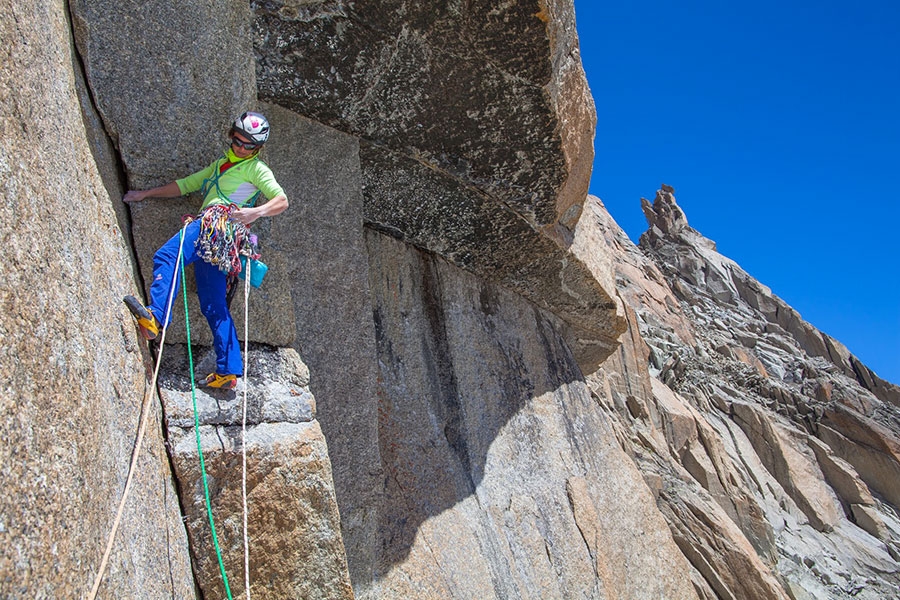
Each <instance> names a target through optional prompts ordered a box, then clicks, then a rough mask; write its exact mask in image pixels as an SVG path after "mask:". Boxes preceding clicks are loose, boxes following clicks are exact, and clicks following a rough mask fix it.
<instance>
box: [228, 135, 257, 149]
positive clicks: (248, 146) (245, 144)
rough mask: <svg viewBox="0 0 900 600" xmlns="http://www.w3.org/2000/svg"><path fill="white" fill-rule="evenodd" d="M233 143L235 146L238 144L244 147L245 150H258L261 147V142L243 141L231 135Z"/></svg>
mask: <svg viewBox="0 0 900 600" xmlns="http://www.w3.org/2000/svg"><path fill="white" fill-rule="evenodd" d="M231 143H232V144H234V145H235V146H237V147H239V148H243V149H245V150H256V149H257V148H259V144H252V143H250V142H242V141H241V140H239V139H237V138H236V137H234V136H232V137H231Z"/></svg>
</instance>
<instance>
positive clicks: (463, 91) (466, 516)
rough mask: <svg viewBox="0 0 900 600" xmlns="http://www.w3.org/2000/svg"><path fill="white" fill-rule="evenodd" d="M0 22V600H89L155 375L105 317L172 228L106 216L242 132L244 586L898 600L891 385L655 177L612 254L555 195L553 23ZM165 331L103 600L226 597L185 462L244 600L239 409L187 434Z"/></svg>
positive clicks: (578, 172) (333, 2)
mask: <svg viewBox="0 0 900 600" xmlns="http://www.w3.org/2000/svg"><path fill="white" fill-rule="evenodd" d="M3 8H4V9H5V12H4V14H8V15H12V16H13V18H12V19H7V20H6V21H4V24H3V25H0V27H2V28H3V29H2V31H3V34H4V35H3V39H4V40H7V39H9V40H13V41H14V43H12V44H10V45H9V51H8V53H7V55H5V56H6V59H5V60H4V61H2V62H0V75H2V77H3V82H4V83H5V85H4V86H0V90H2V91H0V98H2V99H3V100H2V101H3V106H4V109H5V114H6V115H7V116H5V117H4V118H3V119H2V120H0V123H2V127H3V134H4V135H3V136H2V138H0V149H2V154H0V159H2V160H0V175H2V177H0V185H2V190H3V200H4V204H3V206H4V209H3V210H4V211H5V212H4V216H5V217H6V220H7V222H10V223H16V227H14V228H8V230H5V231H4V233H3V234H2V235H3V241H4V242H5V243H6V246H5V247H7V248H9V249H11V253H12V254H11V256H12V258H11V259H10V260H8V261H6V262H5V263H4V264H3V266H0V275H2V278H3V280H4V281H5V282H7V285H4V286H3V287H2V290H0V293H2V296H0V299H2V302H3V307H4V310H3V311H2V316H0V334H2V336H3V344H2V347H0V368H2V373H3V376H4V377H3V381H4V382H7V383H6V384H5V386H6V387H5V388H4V394H3V397H2V400H0V401H2V403H3V405H2V406H3V408H4V411H5V413H6V414H7V415H11V418H9V419H7V420H6V422H5V423H4V425H2V426H0V433H2V438H3V441H4V444H3V445H2V446H3V448H4V449H3V450H2V453H3V454H2V458H3V464H4V470H3V483H4V489H5V492H4V494H3V496H2V500H0V503H2V513H0V517H2V520H0V541H3V543H4V545H5V548H7V549H8V550H7V552H5V553H4V554H3V557H2V558H0V595H3V596H4V597H7V596H9V597H14V598H17V597H39V598H40V597H59V596H66V597H69V596H72V597H78V596H84V595H85V593H86V590H87V589H88V588H89V585H90V579H91V577H92V575H93V574H94V572H95V571H96V568H97V566H98V563H99V558H100V556H101V554H102V545H103V544H104V542H105V537H104V536H105V535H106V534H107V533H108V531H109V527H110V525H111V521H112V517H113V515H114V511H115V508H116V506H115V504H116V502H117V500H118V494H119V493H121V487H122V485H123V483H124V477H125V467H126V465H127V460H128V456H129V453H130V451H131V448H132V443H133V436H134V430H135V426H136V423H137V421H138V417H139V415H138V414H137V412H138V408H137V407H138V403H139V397H140V395H141V393H142V390H141V387H142V383H144V382H145V380H146V374H145V368H146V367H147V366H148V365H150V364H151V362H152V357H151V354H150V352H148V351H147V346H146V345H145V344H144V343H143V342H142V341H140V340H139V338H138V337H137V334H136V332H135V330H134V326H133V323H132V320H131V318H130V316H129V315H128V314H127V312H126V311H125V309H124V308H123V307H122V305H121V303H120V298H121V296H123V295H124V294H127V293H135V292H134V290H135V289H138V288H139V287H140V286H141V285H140V283H139V282H140V280H141V277H142V276H143V278H144V279H145V281H146V279H147V276H148V274H149V272H150V266H149V261H150V259H151V257H152V252H153V250H154V249H155V247H156V246H158V245H159V244H160V243H162V241H164V240H165V239H166V238H167V237H168V236H170V235H172V233H174V232H175V231H177V228H178V223H179V219H180V216H181V214H183V213H190V212H193V211H195V210H196V207H197V202H196V199H195V198H194V199H182V200H173V201H152V200H151V201H147V202H145V203H141V204H139V205H136V206H131V207H124V206H123V205H122V204H121V203H120V201H119V200H120V198H121V195H122V193H123V191H124V189H125V188H126V187H148V186H151V185H157V184H161V183H165V182H166V181H169V180H171V179H174V178H175V177H179V176H182V175H184V174H186V173H189V172H191V171H193V170H195V169H198V168H200V167H203V166H205V165H206V164H208V163H209V162H210V161H211V160H213V159H214V158H215V157H216V156H217V155H218V154H219V153H220V152H221V151H222V149H223V142H224V134H225V131H226V129H227V126H228V124H229V121H230V120H231V119H232V118H233V117H234V115H235V113H237V112H239V111H241V110H244V109H247V108H250V107H254V106H255V107H258V108H260V109H261V110H262V111H263V112H265V113H266V114H267V115H269V116H270V118H271V120H272V124H273V136H272V139H271V141H270V143H269V144H268V146H267V148H266V154H265V156H264V159H265V160H266V161H267V162H268V163H269V164H270V165H271V166H272V168H273V170H274V171H275V173H276V174H277V176H278V178H279V181H280V182H281V183H282V184H283V186H284V187H285V189H286V191H287V195H288V197H289V199H290V200H291V207H290V209H289V210H288V211H287V212H285V213H284V214H283V215H280V216H278V217H277V218H274V219H271V220H269V219H265V220H262V221H261V222H259V223H258V224H257V225H255V226H254V228H255V230H256V231H257V232H258V233H259V234H260V238H261V240H262V244H263V254H264V260H265V261H266V262H267V263H268V264H269V266H270V271H269V274H268V275H267V279H266V283H265V284H264V287H263V288H261V289H260V290H258V291H255V292H253V293H252V295H251V301H250V308H249V311H250V312H249V315H250V316H249V321H250V324H251V325H252V326H251V329H250V334H249V337H250V341H251V342H257V343H258V344H255V345H254V346H253V350H252V351H251V353H250V370H249V378H248V381H249V383H247V382H245V383H244V384H243V385H249V387H248V388H247V389H248V392H249V397H250V405H249V420H250V427H249V431H248V436H247V439H246V442H244V444H245V446H244V447H246V449H247V450H248V460H249V462H250V469H249V472H248V487H249V491H250V498H249V507H250V523H249V530H250V540H251V543H250V564H251V585H252V586H253V589H254V590H256V591H257V592H258V593H256V594H255V595H261V596H263V597H273V598H276V597H309V598H351V597H356V598H360V599H374V598H441V599H443V598H461V599H463V598H464V599H468V598H471V599H475V598H477V599H479V600H480V599H484V598H535V599H538V598H540V599H544V598H561V599H568V598H596V599H598V600H599V599H609V598H648V599H649V598H667V599H676V600H677V599H682V598H684V599H692V598H702V599H704V600H705V599H713V598H778V599H782V598H791V599H793V600H796V599H798V598H811V597H815V598H825V599H829V600H830V599H837V598H864V599H872V600H874V599H875V598H888V597H893V596H896V595H897V591H898V585H900V581H898V580H900V576H898V568H900V566H898V562H897V559H898V557H900V517H898V512H897V507H898V506H900V484H898V483H897V482H898V481H900V477H898V475H900V472H898V468H900V460H898V455H900V443H898V439H900V438H898V435H900V426H898V422H900V421H898V414H897V411H898V410H900V408H898V405H900V390H898V388H897V387H896V386H894V385H892V384H890V383H888V382H885V381H883V380H880V379H879V378H878V377H877V376H876V375H875V374H874V373H872V372H871V371H870V370H869V369H867V368H866V367H865V365H863V364H862V363H861V362H860V361H859V360H858V359H856V358H855V357H853V356H852V355H851V354H850V353H849V352H848V351H847V350H846V348H844V347H843V346H841V345H840V344H839V343H838V342H837V341H835V340H833V339H831V338H829V337H827V336H825V335H823V334H821V333H820V332H818V331H817V330H816V329H815V328H814V327H812V326H811V325H810V324H808V323H805V322H804V321H803V320H802V318H801V317H800V315H799V314H797V313H796V311H794V310H793V309H791V308H790V307H789V306H787V305H786V304H785V303H784V302H782V301H781V300H780V299H778V298H777V297H775V296H774V295H772V293H771V292H770V291H769V290H768V289H767V288H765V286H763V285H762V284H760V283H759V282H757V281H755V280H753V279H752V278H751V277H749V275H747V274H746V273H745V272H743V271H742V270H741V269H740V267H738V266H737V265H736V264H734V263H733V262H732V261H730V260H728V259H727V258H725V257H723V256H721V255H720V254H718V253H717V252H716V249H715V244H714V243H713V242H712V241H710V240H707V239H706V238H703V236H702V235H700V234H699V233H698V232H696V231H694V230H693V229H691V228H690V226H689V225H688V222H687V217H686V216H685V214H684V212H683V211H682V210H681V209H680V208H679V207H678V205H677V203H676V202H675V200H674V197H673V192H672V190H671V188H665V187H664V188H663V190H661V191H660V193H659V194H658V196H657V198H656V201H655V202H653V203H650V202H649V201H647V202H645V203H644V210H645V213H646V215H647V216H648V220H649V221H650V230H649V231H648V232H647V233H646V234H645V236H644V238H643V241H642V244H641V247H640V248H639V247H637V246H635V245H634V244H632V243H631V242H630V241H629V240H628V239H627V238H626V237H625V236H624V234H623V233H622V232H621V230H620V229H619V228H618V226H616V225H615V223H614V222H613V221H612V219H611V218H610V217H609V215H608V214H607V213H606V211H605V209H604V208H603V206H602V204H601V203H600V202H599V200H596V199H590V198H589V199H587V200H586V199H585V191H586V189H587V181H588V178H589V172H588V169H589V164H590V161H591V156H592V151H591V148H590V145H591V143H590V142H591V138H592V136H593V128H594V115H593V110H594V109H593V103H592V101H591V99H590V96H589V94H588V92H587V88H586V85H585V82H584V75H583V72H582V70H581V66H580V61H579V57H578V48H577V40H576V38H575V29H574V21H573V19H574V16H573V9H572V4H571V2H566V1H562V0H560V1H556V0H531V1H523V2H493V3H487V2H481V1H475V2H455V1H451V2H446V3H438V4H437V5H434V6H432V5H425V4H422V3H415V2H410V1H408V0H382V1H380V2H367V3H361V2H346V1H343V0H329V1H323V2H319V1H315V2H307V1H293V2H289V1H286V0H285V1H283V0H271V1H270V0H265V1H263V0H258V1H253V2H250V3H243V4H242V3H225V4H220V5H216V6H214V7H213V6H212V5H207V4H202V3H201V4H197V3H193V2H190V1H189V0H188V1H186V2H180V3H175V4H171V3H170V4H164V3H161V2H157V1H154V2H150V3H144V4H142V5H141V6H139V7H135V6H130V5H122V4H121V3H118V4H117V3H114V2H109V1H106V0H101V1H97V2H83V1H73V2H71V3H70V4H69V8H70V11H69V13H68V15H67V13H66V10H65V8H66V6H65V5H64V4H63V3H52V2H46V1H42V2H37V3H29V4H28V6H27V7H26V6H25V4H24V3H21V2H13V3H10V2H7V3H6V4H4V5H3ZM185 15H190V16H191V17H192V18H190V19H186V18H185ZM70 36H71V37H70ZM73 39H74V47H77V49H78V54H77V55H76V53H75V52H74V50H73ZM48 41H49V42H48ZM22 86H24V89H23V88H22ZM16 89H20V90H22V91H20V92H18V93H14V92H13V90H16ZM79 105H80V106H79ZM162 136H168V137H164V138H162ZM161 139H163V143H162V144H161V143H160V140H161ZM22 148H28V150H29V151H28V152H21V151H20V150H21V149H22ZM59 190H67V195H66V196H65V197H63V200H64V203H61V202H60V199H61V196H60V194H59V193H58V191H59ZM70 196H71V197H70ZM73 198H74V199H76V200H77V201H73V200H72V199H73ZM23 199H24V200H23ZM132 225H133V236H132ZM130 244H132V245H131V246H130V247H129V245H130ZM130 251H133V253H134V255H133V256H132V255H131V254H130ZM188 285H190V283H189V284H188ZM104 298H105V299H106V300H105V301H104V300H103V299H104ZM192 302H193V300H192ZM61 308H64V311H63V312H62V314H64V315H65V319H63V318H60V317H58V315H59V314H60V312H61V311H60V309H61ZM233 311H234V313H235V315H236V316H237V317H238V328H239V331H243V325H244V321H243V315H242V313H243V304H242V300H241V299H240V296H239V297H238V299H237V300H236V301H235V306H234V307H233ZM190 312H191V314H192V315H199V311H198V310H197V309H196V304H192V306H191V311H190ZM48 315H52V316H51V317H50V318H48ZM73 323H75V324H77V326H73ZM178 324H179V322H178V321H176V325H178ZM180 329H181V328H180V327H176V328H174V329H172V330H170V333H171V334H172V337H171V338H169V341H170V342H171V343H169V344H168V345H167V346H166V347H165V349H164V353H165V357H166V358H165V360H164V363H165V364H164V365H163V379H162V383H161V386H160V391H161V395H162V397H163V400H164V402H163V403H162V404H161V405H160V404H157V403H152V404H151V406H152V410H153V414H152V415H151V417H152V419H156V421H155V422H156V423H157V424H160V426H159V427H157V426H154V425H153V422H154V421H153V420H152V419H151V427H150V429H149V432H150V433H149V438H148V442H147V449H146V450H145V451H144V454H142V455H141V456H140V460H139V467H140V473H139V474H138V479H137V483H136V488H135V492H134V494H133V496H132V499H131V501H130V503H129V505H128V506H127V507H126V514H125V520H124V522H123V526H122V530H121V531H120V532H119V540H118V542H117V544H116V546H115V547H114V552H113V558H112V562H111V565H110V568H109V572H108V575H107V580H106V581H105V582H104V586H103V587H102V588H101V597H108V598H128V597H138V596H150V597H178V598H190V597H192V596H193V595H194V589H195V586H196V589H198V590H201V591H202V594H203V596H204V597H220V596H221V595H222V582H221V577H220V575H219V573H218V569H217V566H216V565H215V560H214V557H213V552H212V550H211V534H210V530H209V529H208V527H207V525H206V522H205V508H204V507H203V502H202V496H203V493H202V491H201V489H200V488H199V485H200V484H199V481H200V477H199V457H198V456H197V453H196V445H195V444H196V436H197V435H199V438H200V444H201V447H202V448H203V451H204V456H205V457H206V459H207V464H206V468H207V471H208V473H209V475H210V480H209V481H210V491H211V497H212V500H213V503H214V512H215V515H216V520H217V524H218V530H217V531H218V534H219V537H220V541H221V542H222V544H223V550H224V552H225V563H226V569H227V572H228V575H229V581H230V583H231V585H232V589H235V590H237V591H238V593H240V592H241V591H242V590H243V585H244V582H243V578H242V577H241V575H242V571H243V569H242V562H243V561H242V558H243V557H242V540H241V529H242V526H241V525H242V524H241V512H242V507H241V506H240V492H239V489H240V472H241V450H242V445H241V444H242V442H241V434H240V428H239V426H238V423H239V422H240V410H239V406H240V404H239V398H238V396H237V395H236V394H235V393H229V392H215V393H207V392H205V391H201V392H200V393H199V396H198V400H199V411H200V419H201V425H200V427H199V428H198V430H197V431H195V430H194V424H193V417H192V406H191V402H190V390H189V385H188V382H187V379H186V376H187V375H188V369H189V366H188V365H186V364H185V344H184V342H185V338H184V337H183V336H182V334H180ZM195 331H197V333H198V336H197V337H195V338H193V340H192V341H193V342H194V344H195V345H198V346H197V349H198V350H200V352H201V354H202V358H201V360H200V361H199V363H198V364H197V365H196V366H195V370H196V373H197V374H198V375H200V376H203V375H205V374H206V373H207V372H209V371H210V370H212V362H211V358H210V357H211V355H210V354H209V352H208V349H207V351H206V353H205V354H203V350H202V348H201V347H202V346H205V345H207V344H208V342H209V334H208V332H205V331H204V327H203V326H202V325H201V326H200V327H198V328H197V329H195ZM242 336H243V334H242ZM301 357H302V359H301ZM306 365H308V372H307V367H306ZM48 372H49V373H50V375H48ZM48 379H49V380H50V381H49V382H48ZM161 406H162V409H161ZM163 415H164V416H163ZM161 421H162V422H164V424H165V432H166V436H167V439H166V442H167V444H164V442H163V439H162V437H163V436H162V435H161V434H160V431H161V430H162V424H161ZM166 452H168V456H167V454H166ZM170 461H171V463H170ZM170 464H171V465H174V469H175V471H176V474H177V482H178V483H177V485H174V484H173V481H172V479H173V475H172V473H170V471H169V469H170ZM7 465H9V467H7ZM176 489H177V491H178V494H179V495H178V497H176V495H175V491H176ZM181 510H183V511H184V514H183V515H182V514H181ZM182 519H183V521H182ZM185 524H186V525H187V528H185ZM36 531H39V532H42V534H41V535H32V533H33V532H36ZM126 541H127V542H126ZM189 543H190V545H189ZM192 567H193V569H192Z"/></svg>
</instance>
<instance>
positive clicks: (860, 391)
mask: <svg viewBox="0 0 900 600" xmlns="http://www.w3.org/2000/svg"><path fill="white" fill-rule="evenodd" d="M642 208H643V210H644V213H645V215H646V217H647V221H648V225H649V229H648V230H647V231H646V232H645V233H644V234H643V235H642V237H641V242H640V247H637V246H634V245H633V244H632V243H631V242H630V240H628V238H627V236H626V235H625V234H624V232H623V231H622V230H621V229H620V228H619V227H618V226H617V225H616V224H615V223H614V222H613V221H612V220H611V218H610V217H609V215H608V213H606V211H605V210H604V209H603V208H602V203H600V201H599V200H597V199H591V200H589V202H588V204H587V205H586V208H585V218H584V219H583V222H582V223H580V224H579V234H580V235H584V234H583V233H582V231H583V230H585V231H586V230H590V229H592V228H593V229H595V230H597V231H601V232H602V233H603V238H604V239H605V241H606V245H607V250H608V252H609V253H610V254H612V256H613V262H614V267H613V268H614V271H615V276H616V286H617V288H618V292H619V296H620V298H622V300H623V301H624V302H625V303H626V305H627V306H628V315H629V327H630V330H631V332H630V334H629V335H628V336H627V337H624V338H623V339H624V346H623V349H622V351H621V352H620V353H618V354H617V355H616V356H615V357H614V358H611V359H610V360H609V361H607V363H606V364H604V365H603V367H602V368H601V369H600V370H599V371H597V372H596V373H594V374H592V375H591V376H589V381H591V382H592V387H593V389H594V390H595V393H596V394H597V397H598V399H599V400H600V401H601V402H604V403H605V404H607V405H608V406H609V407H610V409H611V410H614V411H615V412H616V413H617V414H618V415H619V418H620V421H619V427H621V434H620V439H621V440H623V447H624V448H626V452H628V453H629V454H630V455H631V456H633V457H634V459H635V461H636V464H638V465H639V468H640V469H641V470H642V472H643V473H644V476H645V479H646V480H647V482H648V485H650V486H651V488H653V489H655V490H656V492H657V504H658V505H659V507H660V510H661V511H662V513H663V514H664V515H666V518H667V520H668V521H669V525H670V527H671V528H672V531H673V535H674V536H675V539H676V541H677V542H678V544H679V547H680V548H681V549H682V551H683V552H684V553H685V555H686V556H687V557H688V558H689V560H690V561H691V563H692V564H693V566H694V567H695V568H696V569H697V571H698V572H699V573H701V574H702V575H703V577H702V580H698V579H695V580H694V581H695V587H696V588H697V590H698V592H699V593H700V596H701V597H720V598H721V597H754V598H755V597H766V598H770V597H784V594H788V596H789V597H790V598H827V599H837V598H849V597H855V598H871V599H873V600H874V599H875V598H885V597H893V596H894V595H895V594H896V590H897V589H898V587H897V586H898V584H900V575H898V573H900V563H898V559H900V520H898V516H897V514H898V513H897V508H896V507H897V506H900V505H898V501H900V496H898V493H897V491H898V490H897V489H896V488H897V486H896V484H895V482H896V481H898V476H900V454H898V452H897V449H898V447H900V446H898V442H900V409H898V406H897V403H896V392H897V388H896V386H893V385H892V384H890V383H888V382H885V381H883V380H879V379H877V378H875V376H874V375H873V374H872V373H871V371H870V370H868V369H867V368H866V367H865V366H864V365H862V363H861V362H860V361H859V360H858V359H856V358H855V357H853V356H852V355H850V353H849V352H847V351H846V349H845V348H843V346H841V345H840V344H839V343H838V342H836V341H835V340H833V339H831V338H829V337H828V336H825V335H824V334H822V333H821V332H819V331H818V330H816V329H815V328H814V327H813V326H811V325H809V324H808V323H806V322H804V321H803V320H802V319H801V318H800V316H799V314H798V313H797V312H796V311H795V310H793V309H792V308H791V307H789V306H788V305H787V304H786V303H784V302H783V301H782V300H780V299H779V298H777V297H776V296H774V295H772V294H771V292H770V291H769V290H768V289H767V288H766V287H765V286H763V285H762V284H760V283H759V282H757V281H756V280H754V279H753V278H752V277H750V276H749V275H748V274H747V273H746V272H745V271H743V270H742V269H741V268H740V267H739V266H738V265H737V264H736V263H734V262H733V261H731V260H730V259H728V258H726V257H724V256H722V255H720V254H719V253H718V252H717V251H716V246H715V244H714V243H713V242H712V241H711V240H709V239H707V238H705V237H703V236H702V235H701V234H700V233H699V232H697V231H696V230H694V229H693V228H691V227H690V226H689V225H688V221H687V218H686V216H685V214H684V211H683V210H682V209H681V208H680V207H679V206H678V204H677V202H676V201H675V197H674V190H673V189H672V188H671V187H669V186H662V189H660V190H659V191H658V192H657V194H656V198H655V200H654V202H653V203H650V202H649V201H647V200H646V199H642ZM576 238H577V236H576ZM576 241H577V240H576ZM635 331H638V332H639V335H635ZM644 359H645V360H646V362H644ZM860 374H863V375H862V376H860ZM623 375H627V377H625V378H623ZM719 510H721V511H722V513H721V514H719ZM701 514H702V515H703V516H702V517H701ZM726 540H727V541H726ZM723 543H724V544H725V545H726V546H727V547H729V548H731V549H732V551H734V552H735V553H736V554H734V555H732V556H729V555H728V553H723V552H722V551H721V547H722V544H723ZM741 548H743V549H741ZM704 590H705V591H704ZM752 590H755V591H752Z"/></svg>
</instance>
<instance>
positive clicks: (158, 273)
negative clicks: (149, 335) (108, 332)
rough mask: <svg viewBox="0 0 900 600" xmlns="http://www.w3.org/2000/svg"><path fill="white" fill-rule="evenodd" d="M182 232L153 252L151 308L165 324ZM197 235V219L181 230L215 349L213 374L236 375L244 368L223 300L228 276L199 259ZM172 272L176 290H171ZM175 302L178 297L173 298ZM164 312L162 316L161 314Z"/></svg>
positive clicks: (177, 278)
mask: <svg viewBox="0 0 900 600" xmlns="http://www.w3.org/2000/svg"><path fill="white" fill-rule="evenodd" d="M180 237H181V233H180V232H179V233H176V234H175V235H174V236H173V237H172V238H171V239H170V240H169V241H168V242H166V243H165V244H163V245H162V247H161V248H160V249H159V250H157V251H156V254H154V255H153V282H152V283H151V284H150V306H149V308H150V310H151V311H152V312H153V314H154V316H156V318H157V320H159V322H160V323H161V324H162V325H163V326H164V327H168V326H169V323H170V322H171V321H172V315H171V314H168V315H166V304H167V303H168V301H169V294H170V293H172V294H174V296H177V295H178V290H179V286H180V285H181V272H180V270H178V272H175V271H176V267H177V265H176V261H177V260H178V246H179V244H180ZM199 237H200V220H199V219H198V220H196V221H192V222H191V223H189V224H188V226H187V227H186V228H185V230H184V246H183V254H184V264H185V265H190V264H193V265H194V278H195V279H196V280H197V297H198V298H199V299H200V310H201V312H202V313H203V316H204V317H206V321H207V322H208V323H209V328H210V330H212V335H213V347H214V348H215V350H216V373H218V374H219V375H237V376H238V377H241V376H242V375H243V371H244V365H243V361H242V360H241V344H240V342H239V341H238V337H237V330H236V329H235V327H234V320H233V319H232V318H231V312H230V311H229V310H228V301H227V300H226V286H227V278H228V277H227V275H226V274H225V273H223V272H222V271H220V270H219V268H218V267H215V266H213V265H211V264H209V263H207V262H206V261H204V260H202V259H201V258H200V257H199V256H198V255H197V251H196V249H195V247H194V246H195V244H196V243H197V238H199ZM173 275H174V277H175V290H174V291H172V281H173ZM174 296H173V302H172V304H173V305H174V304H175V302H176V301H177V298H174ZM161 315H165V319H162V318H161V317H160V316H161Z"/></svg>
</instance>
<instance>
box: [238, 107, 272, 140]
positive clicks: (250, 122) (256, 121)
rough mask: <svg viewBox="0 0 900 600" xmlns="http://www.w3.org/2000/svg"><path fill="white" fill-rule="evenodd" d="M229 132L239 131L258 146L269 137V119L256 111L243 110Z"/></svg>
mask: <svg viewBox="0 0 900 600" xmlns="http://www.w3.org/2000/svg"><path fill="white" fill-rule="evenodd" d="M231 133H239V134H241V135H242V136H244V137H245V138H247V139H248V140H250V141H251V142H253V143H254V144H259V145H260V146H261V145H263V144H265V143H266V140H268V139H269V121H268V120H267V119H266V118H265V117H264V116H262V115H261V114H259V113H258V112H250V111H248V112H245V113H244V114H242V115H241V116H239V117H238V118H237V119H235V121H234V125H232V126H231Z"/></svg>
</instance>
